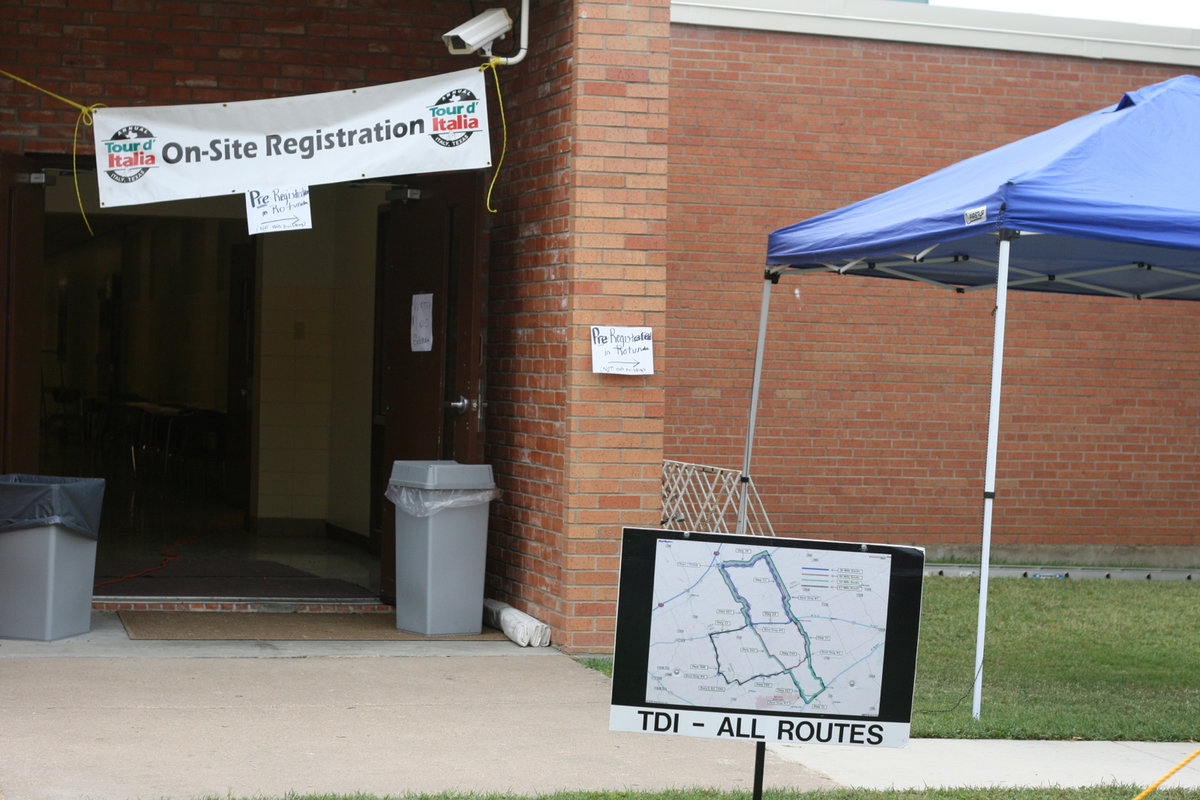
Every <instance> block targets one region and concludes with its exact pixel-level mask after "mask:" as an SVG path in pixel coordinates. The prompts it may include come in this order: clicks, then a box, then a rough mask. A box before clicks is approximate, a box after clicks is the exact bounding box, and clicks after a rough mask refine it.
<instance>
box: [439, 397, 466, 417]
mask: <svg viewBox="0 0 1200 800" xmlns="http://www.w3.org/2000/svg"><path fill="white" fill-rule="evenodd" d="M470 407H471V401H470V400H468V399H467V398H465V397H463V396H462V395H461V394H460V395H459V396H458V399H457V400H444V401H442V408H453V409H454V410H455V411H457V412H458V413H459V414H465V413H467V409H469V408H470Z"/></svg>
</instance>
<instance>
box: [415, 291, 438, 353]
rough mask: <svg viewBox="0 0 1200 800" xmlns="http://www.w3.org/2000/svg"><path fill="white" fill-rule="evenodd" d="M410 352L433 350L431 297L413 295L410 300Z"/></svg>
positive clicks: (427, 295) (429, 295)
mask: <svg viewBox="0 0 1200 800" xmlns="http://www.w3.org/2000/svg"><path fill="white" fill-rule="evenodd" d="M411 337H412V339H411V340H412V351H413V352H414V353H429V352H431V351H432V350H433V295H432V294H414V295H413V299H412V334H411Z"/></svg>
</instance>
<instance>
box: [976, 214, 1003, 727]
mask: <svg viewBox="0 0 1200 800" xmlns="http://www.w3.org/2000/svg"><path fill="white" fill-rule="evenodd" d="M1010 245H1011V241H1010V233H1009V232H1008V231H1001V232H1000V257H999V258H998V259H997V261H998V266H997V270H996V328H995V333H994V334H993V336H992V394H991V402H990V403H989V405H988V441H987V461H986V463H985V465H984V476H983V549H982V551H981V552H980V554H979V618H978V621H977V623H976V629H975V680H974V697H973V700H972V702H971V716H972V717H974V718H975V719H979V706H980V703H981V701H982V699H983V649H984V639H985V638H986V633H987V601H988V573H989V572H990V569H991V559H992V502H993V501H994V500H995V497H996V450H997V444H998V440H999V438H1000V384H1001V375H1002V373H1003V371H1004V324H1005V317H1006V315H1007V313H1008V257H1009V253H1008V251H1009V247H1010Z"/></svg>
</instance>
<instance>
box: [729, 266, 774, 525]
mask: <svg viewBox="0 0 1200 800" xmlns="http://www.w3.org/2000/svg"><path fill="white" fill-rule="evenodd" d="M777 283H779V275H777V274H773V273H771V272H770V271H767V272H766V273H764V275H763V294H762V310H761V311H759V313H758V348H757V349H756V350H755V353H754V380H753V382H752V383H751V385H750V424H749V427H748V428H747V430H746V454H745V456H744V457H743V459H742V478H741V481H742V483H741V486H740V487H739V488H740V490H741V496H740V497H739V498H738V516H737V533H738V534H743V533H745V532H746V514H747V511H748V510H749V506H750V457H751V455H752V454H753V453H754V426H755V425H756V424H758V389H759V386H760V385H761V384H762V366H763V351H764V350H766V347H767V314H768V312H769V311H770V310H771V287H772V286H774V285H775V284H777Z"/></svg>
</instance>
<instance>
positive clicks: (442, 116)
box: [429, 89, 479, 147]
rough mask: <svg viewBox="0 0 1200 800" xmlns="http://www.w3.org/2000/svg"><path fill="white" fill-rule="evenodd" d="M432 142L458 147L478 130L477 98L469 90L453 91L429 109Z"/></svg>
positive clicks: (440, 98)
mask: <svg viewBox="0 0 1200 800" xmlns="http://www.w3.org/2000/svg"><path fill="white" fill-rule="evenodd" d="M429 116H430V126H429V127H430V129H431V130H432V131H433V133H432V134H431V135H432V136H433V140H434V141H435V142H437V143H438V144H440V145H441V146H442V147H458V146H459V145H461V144H464V143H465V142H466V141H467V140H468V139H470V138H471V134H472V133H474V132H475V131H477V130H479V98H477V97H476V96H475V93H474V92H472V91H471V90H470V89H454V90H452V91H449V92H446V93H445V94H444V95H442V96H441V97H439V98H438V101H437V103H435V104H434V105H432V106H430V107H429Z"/></svg>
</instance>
